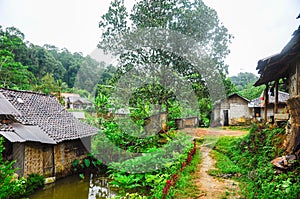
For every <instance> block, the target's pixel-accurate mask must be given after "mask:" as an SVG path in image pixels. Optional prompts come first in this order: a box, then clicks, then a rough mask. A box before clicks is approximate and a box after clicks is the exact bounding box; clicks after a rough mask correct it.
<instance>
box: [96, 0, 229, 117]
mask: <svg viewBox="0 0 300 199" xmlns="http://www.w3.org/2000/svg"><path fill="white" fill-rule="evenodd" d="M99 27H100V28H101V29H102V31H103V34H102V38H101V41H100V42H99V44H98V47H99V48H101V49H103V50H104V51H106V52H110V53H113V54H118V55H119V57H120V61H119V65H118V72H119V73H121V74H126V73H127V72H128V71H131V70H133V69H134V70H135V71H136V73H137V74H139V76H140V77H141V78H144V77H147V73H148V76H149V75H151V74H149V67H151V66H152V69H153V68H154V73H156V74H162V73H165V72H166V71H167V70H166V69H169V68H172V69H173V71H176V72H178V73H179V74H181V75H183V77H184V79H185V80H187V81H189V82H190V84H192V85H193V86H192V87H193V89H194V91H195V93H196V95H197V97H198V98H199V99H201V98H209V92H208V89H207V83H206V82H205V81H204V79H203V76H202V74H201V73H200V72H199V71H198V70H197V69H196V68H197V66H195V65H193V64H194V63H192V62H190V61H189V60H187V59H186V58H185V57H183V56H181V55H178V54H176V53H174V52H171V51H168V50H166V49H163V48H157V47H155V46H151V45H149V46H138V45H137V46H133V47H128V46H130V45H133V43H134V42H129V43H128V40H127V41H126V39H125V40H123V38H128V37H130V36H132V35H133V36H132V37H133V38H132V39H133V41H134V39H138V36H139V30H146V29H147V28H150V31H149V32H148V33H147V32H146V33H145V32H142V33H140V34H145V35H147V34H148V35H151V34H152V32H151V28H153V27H154V28H157V29H159V30H167V31H169V32H170V31H171V32H172V31H173V32H176V33H178V34H181V35H185V36H186V37H188V38H191V39H193V41H195V42H196V43H197V45H199V46H202V47H203V48H205V49H206V50H207V54H206V57H205V62H203V64H204V65H206V66H202V67H212V66H213V67H214V69H215V70H216V72H218V73H220V74H222V75H221V77H225V75H224V74H226V73H227V66H226V65H225V64H224V57H225V56H226V55H227V54H228V53H229V50H228V47H227V45H228V43H229V42H230V38H231V35H229V34H228V32H227V29H226V28H225V27H224V26H223V25H222V24H220V22H219V19H218V16H217V14H216V12H215V11H214V10H213V9H211V8H209V7H207V6H206V5H205V4H204V3H203V2H202V1H201V0H194V1H188V0H168V1H164V0H155V1H150V0H140V1H137V2H136V3H135V5H134V7H133V9H132V11H131V13H128V12H127V10H126V8H125V6H124V2H123V0H113V1H112V2H111V6H110V8H109V11H108V12H107V13H106V14H105V15H103V16H102V19H101V21H100V23H99ZM166 37H167V36H166ZM154 40H155V39H154ZM189 41H190V40H187V42H186V43H180V46H178V49H179V51H180V50H181V49H182V50H181V51H184V50H185V49H186V48H189V47H190V46H191V45H194V44H191V43H189ZM169 44H170V46H176V45H177V40H176V39H175V40H172V41H170V43H169ZM153 66H154V67H153ZM152 72H153V71H152ZM168 72H169V71H168ZM160 78H161V79H160V81H156V82H154V84H157V85H158V86H154V87H155V88H162V90H161V91H163V92H157V94H158V95H162V96H166V97H167V96H170V97H171V96H172V97H173V94H172V92H173V91H170V90H169V89H166V87H165V85H164V82H166V81H163V80H164V79H165V76H161V77H160ZM144 88H146V87H144ZM148 88H151V87H150V86H149V87H148ZM168 92H170V93H168ZM148 93H149V92H148ZM160 97H161V96H158V98H160ZM202 101H203V100H202ZM208 101H209V100H208ZM163 103H164V104H165V105H166V104H167V103H168V99H167V98H166V99H164V102H163ZM206 116H207V115H206Z"/></svg>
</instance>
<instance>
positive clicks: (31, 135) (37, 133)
mask: <svg viewBox="0 0 300 199" xmlns="http://www.w3.org/2000/svg"><path fill="white" fill-rule="evenodd" d="M12 126H13V128H14V130H15V133H16V134H17V135H18V136H19V137H21V138H23V139H24V140H26V141H32V142H41V143H46V144H56V142H55V141H54V140H53V139H51V138H50V137H49V136H48V135H47V134H46V133H45V132H44V131H43V130H42V129H41V128H40V127H38V126H28V125H23V124H18V123H14V124H12Z"/></svg>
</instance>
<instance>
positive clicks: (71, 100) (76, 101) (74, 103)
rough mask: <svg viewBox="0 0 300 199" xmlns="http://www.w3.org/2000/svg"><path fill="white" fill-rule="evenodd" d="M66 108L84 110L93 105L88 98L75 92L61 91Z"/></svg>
mask: <svg viewBox="0 0 300 199" xmlns="http://www.w3.org/2000/svg"><path fill="white" fill-rule="evenodd" d="M61 96H62V97H63V99H64V102H65V106H66V108H67V109H72V110H85V109H87V108H89V107H91V106H92V105H93V103H92V102H90V101H89V100H88V99H86V98H83V97H80V95H79V94H76V93H61Z"/></svg>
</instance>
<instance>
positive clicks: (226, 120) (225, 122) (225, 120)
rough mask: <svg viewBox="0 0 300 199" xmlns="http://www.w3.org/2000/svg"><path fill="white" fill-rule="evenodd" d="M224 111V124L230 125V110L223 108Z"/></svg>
mask: <svg viewBox="0 0 300 199" xmlns="http://www.w3.org/2000/svg"><path fill="white" fill-rule="evenodd" d="M223 113H224V126H229V120H228V110H223Z"/></svg>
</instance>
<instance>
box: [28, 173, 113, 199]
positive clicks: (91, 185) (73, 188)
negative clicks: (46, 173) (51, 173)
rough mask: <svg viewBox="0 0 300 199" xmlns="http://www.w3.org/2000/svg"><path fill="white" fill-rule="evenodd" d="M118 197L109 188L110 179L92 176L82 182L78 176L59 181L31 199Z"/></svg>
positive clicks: (97, 198)
mask: <svg viewBox="0 0 300 199" xmlns="http://www.w3.org/2000/svg"><path fill="white" fill-rule="evenodd" d="M115 196H116V191H113V190H111V189H110V188H109V185H108V179H107V178H106V177H101V176H100V177H99V176H97V177H96V176H93V175H91V176H90V177H89V178H86V179H84V180H80V179H79V177H78V176H70V177H66V178H64V179H60V180H57V181H56V182H55V183H53V184H50V185H46V186H45V188H44V189H42V190H38V191H37V192H36V193H34V194H33V195H31V196H30V197H29V199H69V198H76V199H105V198H112V197H115Z"/></svg>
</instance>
